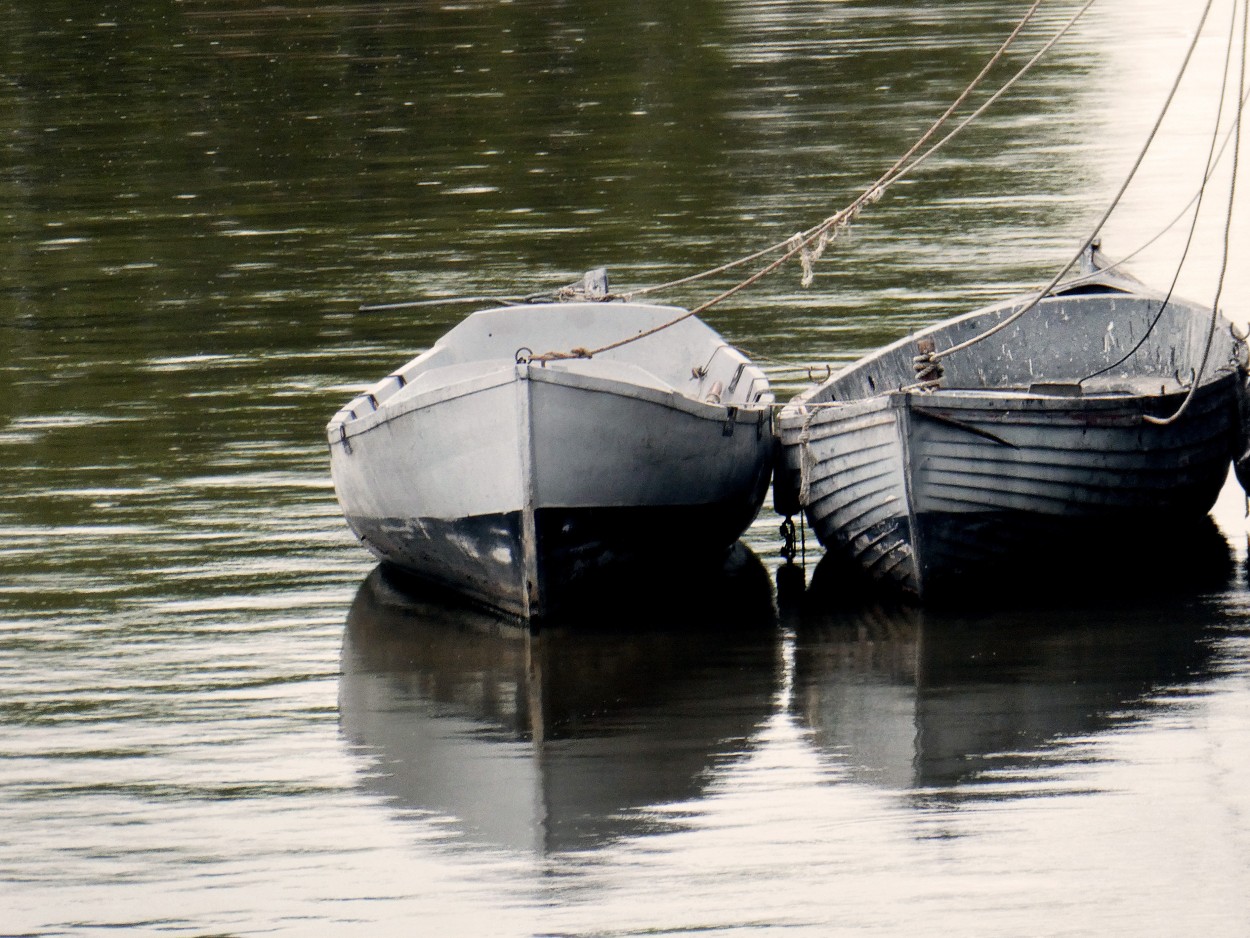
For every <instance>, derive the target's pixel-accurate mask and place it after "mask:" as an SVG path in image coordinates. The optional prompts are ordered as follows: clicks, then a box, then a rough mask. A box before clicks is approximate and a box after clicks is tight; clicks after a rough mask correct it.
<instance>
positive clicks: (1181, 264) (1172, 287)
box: [1077, 3, 1245, 385]
mask: <svg viewBox="0 0 1250 938" xmlns="http://www.w3.org/2000/svg"><path fill="white" fill-rule="evenodd" d="M1231 8H1232V20H1231V22H1230V23H1229V24H1228V44H1227V46H1226V47H1225V49H1224V75H1223V79H1222V81H1221V82H1220V99H1219V103H1218V105H1217V106H1216V109H1215V122H1214V128H1213V130H1212V133H1211V146H1210V148H1209V149H1208V150H1207V164H1206V169H1205V170H1204V171H1203V174H1202V183H1201V185H1199V187H1198V193H1197V195H1195V196H1194V198H1192V199H1190V200H1189V204H1188V205H1186V206H1185V208H1184V209H1183V210H1182V212H1181V214H1180V215H1178V216H1177V218H1176V220H1179V219H1180V218H1182V217H1183V216H1184V214H1185V212H1187V211H1189V206H1190V205H1192V206H1193V207H1194V215H1193V218H1192V219H1191V221H1190V223H1189V233H1188V235H1187V236H1186V238H1185V247H1184V249H1183V250H1182V251H1181V256H1180V259H1179V260H1178V261H1177V263H1176V272H1175V273H1173V274H1172V282H1171V284H1169V286H1168V292H1167V294H1166V295H1165V296H1164V298H1163V302H1162V303H1161V304H1160V305H1159V311H1158V312H1156V313H1155V315H1154V319H1152V320H1151V321H1150V325H1149V326H1147V327H1146V330H1145V332H1143V333H1142V335H1141V338H1139V339H1138V340H1137V341H1136V342H1135V343H1134V344H1133V347H1132V348H1131V349H1129V350H1128V351H1127V352H1125V353H1124V354H1123V355H1121V356H1120V358H1118V359H1117V360H1116V361H1114V362H1112V363H1111V364H1110V365H1107V366H1106V367H1105V368H1100V369H1098V370H1097V371H1095V372H1092V373H1090V374H1088V375H1086V376H1085V377H1083V378H1082V379H1081V380H1080V381H1078V382H1077V384H1078V385H1079V384H1083V383H1084V382H1086V381H1091V380H1093V379H1094V378H1097V377H1099V376H1100V375H1105V374H1106V373H1107V372H1109V371H1111V370H1112V369H1114V368H1119V367H1120V366H1121V365H1123V364H1124V363H1125V362H1126V361H1128V360H1129V359H1130V358H1132V357H1133V356H1134V355H1136V354H1137V350H1138V349H1140V348H1141V347H1142V346H1143V345H1145V344H1146V340H1147V339H1148V338H1150V336H1151V335H1152V334H1153V333H1154V331H1155V329H1156V328H1158V326H1159V323H1160V321H1161V320H1162V319H1163V314H1164V312H1165V311H1166V310H1167V308H1168V304H1169V303H1171V302H1172V294H1173V293H1175V292H1176V284H1177V283H1178V282H1179V281H1180V279H1181V272H1182V271H1183V270H1184V269H1185V262H1186V260H1187V259H1188V258H1189V252H1190V250H1191V249H1192V247H1193V243H1194V235H1195V234H1196V233H1197V231H1198V219H1199V216H1200V215H1201V214H1202V203H1203V200H1204V199H1205V198H1206V193H1207V184H1208V183H1209V182H1210V181H1211V177H1212V176H1213V175H1214V174H1215V164H1216V163H1217V162H1218V161H1219V159H1220V158H1221V157H1222V156H1223V153H1224V146H1227V143H1228V137H1229V136H1230V135H1231V134H1232V132H1233V131H1238V130H1239V127H1240V125H1239V123H1238V122H1237V121H1234V122H1233V128H1232V130H1230V131H1229V133H1228V134H1226V135H1224V144H1223V145H1218V144H1219V141H1220V136H1221V134H1220V123H1221V121H1222V120H1223V117H1224V106H1225V103H1226V102H1227V98H1228V79H1229V73H1230V71H1231V69H1232V64H1233V40H1234V38H1235V36H1236V33H1237V28H1236V27H1237V4H1236V3H1233V4H1232V5H1231ZM1238 99H1239V101H1240V104H1239V105H1238V107H1244V106H1245V97H1244V96H1243V95H1242V94H1241V89H1238ZM1217 145H1218V146H1217ZM1176 220H1174V221H1173V222H1171V223H1170V224H1168V226H1167V228H1164V231H1167V230H1168V228H1171V227H1172V225H1173V224H1175V223H1176ZM1162 234H1163V232H1160V233H1159V234H1158V235H1156V236H1155V237H1154V238H1152V239H1151V240H1150V241H1148V242H1147V243H1146V246H1149V245H1150V244H1152V243H1153V242H1154V241H1155V240H1157V239H1158V238H1159V237H1161V236H1162ZM1142 250H1145V246H1143V247H1142V248H1138V251H1139V252H1140V251H1142ZM1135 253H1136V252H1135ZM1217 307H1218V304H1217Z"/></svg>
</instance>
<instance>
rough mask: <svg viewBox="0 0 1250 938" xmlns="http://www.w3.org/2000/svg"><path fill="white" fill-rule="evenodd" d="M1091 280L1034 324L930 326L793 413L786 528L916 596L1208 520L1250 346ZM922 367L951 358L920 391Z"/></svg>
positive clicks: (1012, 304)
mask: <svg viewBox="0 0 1250 938" xmlns="http://www.w3.org/2000/svg"><path fill="white" fill-rule="evenodd" d="M1091 269H1092V272H1091V273H1089V274H1087V276H1086V277H1085V279H1084V280H1083V281H1082V282H1081V283H1080V284H1078V285H1077V286H1076V287H1074V288H1072V289H1069V290H1066V291H1061V292H1059V293H1057V294H1055V295H1053V296H1048V297H1046V298H1045V299H1043V300H1041V301H1040V302H1039V303H1037V304H1036V306H1035V307H1034V306H1031V305H1030V304H1031V300H1030V299H1029V298H1017V299H1015V300H1011V301H1008V302H1006V303H1002V304H999V305H997V306H993V307H988V308H987V309H985V310H981V311H977V312H973V313H968V314H965V315H963V316H960V317H957V318H955V319H951V320H948V321H946V322H944V323H940V324H938V325H936V326H933V327H931V328H929V329H926V330H924V331H922V332H920V333H917V334H916V335H914V336H910V337H907V338H905V339H901V340H899V341H898V342H895V343H893V344H892V345H890V346H887V347H885V348H884V349H882V350H880V351H878V352H876V353H874V354H873V355H870V356H868V357H866V358H864V359H861V360H860V361H859V362H856V363H855V364H853V365H851V366H849V367H848V368H846V369H844V370H843V371H841V372H839V373H838V374H837V375H834V376H833V377H832V378H830V379H829V380H828V381H826V382H825V383H824V384H822V385H820V386H819V387H817V388H813V389H811V390H809V391H807V392H804V393H803V394H801V395H799V396H798V397H796V398H795V399H794V400H793V401H791V402H790V403H789V404H788V405H787V406H786V408H785V409H784V410H783V411H782V412H781V415H780V417H779V420H778V432H779V438H780V445H779V459H778V465H777V469H776V479H775V482H774V490H775V504H776V507H777V510H778V511H779V512H780V513H782V514H786V515H792V514H796V513H798V511H800V510H801V511H803V512H805V514H806V517H807V519H808V521H809V523H810V524H811V526H812V528H813V530H814V531H815V533H816V536H817V537H818V539H819V540H820V541H821V543H822V544H824V545H825V546H826V547H828V548H830V549H831V550H835V551H837V552H840V553H843V554H845V555H846V556H848V557H849V558H852V559H853V560H854V561H855V562H856V563H857V564H858V565H859V566H860V567H862V569H863V570H864V571H865V572H866V573H867V574H868V575H869V576H870V577H872V578H873V579H875V580H878V581H881V582H883V583H887V584H891V585H893V586H895V587H897V588H899V589H901V590H903V591H905V592H907V593H911V594H913V595H915V596H919V597H922V598H928V597H931V596H934V595H940V594H944V593H947V592H949V591H952V590H955V589H958V588H959V586H960V585H961V584H966V583H967V582H969V581H970V580H973V579H978V578H979V579H981V580H982V581H983V582H985V581H990V580H993V579H994V578H995V577H996V576H998V575H999V574H1000V573H1002V572H1003V571H1008V570H1010V571H1012V572H1013V573H1015V572H1018V571H1019V570H1021V569H1022V568H1023V569H1027V568H1028V566H1029V564H1030V563H1032V562H1034V561H1037V560H1042V559H1051V560H1053V559H1054V555H1056V554H1063V553H1064V552H1072V551H1071V547H1072V545H1074V544H1076V543H1077V542H1078V541H1079V540H1080V539H1082V538H1094V539H1095V541H1096V542H1100V543H1105V539H1106V537H1107V535H1108V533H1109V532H1111V531H1112V529H1116V531H1117V533H1121V534H1122V533H1123V530H1124V529H1129V528H1131V527H1132V526H1134V525H1137V526H1139V529H1141V530H1147V529H1148V528H1149V527H1154V528H1156V529H1157V528H1158V527H1160V526H1162V525H1167V524H1172V523H1176V522H1182V523H1183V522H1187V521H1192V520H1194V519H1200V518H1202V517H1203V516H1204V515H1206V513H1207V512H1208V511H1209V510H1210V509H1211V506H1212V505H1213V504H1214V502H1215V499H1216V497H1217V495H1218V494H1219V491H1220V488H1221V487H1222V485H1223V483H1224V481H1225V479H1226V478H1227V475H1228V471H1229V466H1230V463H1231V461H1232V459H1233V458H1234V457H1235V456H1236V455H1238V454H1239V453H1240V452H1241V450H1242V449H1243V448H1244V442H1243V441H1241V439H1240V437H1241V432H1242V431H1241V424H1242V421H1241V416H1240V413H1241V412H1245V411H1246V407H1245V403H1244V402H1245V398H1246V396H1247V394H1246V385H1245V377H1246V350H1245V345H1244V342H1242V341H1241V340H1240V339H1239V338H1237V337H1236V336H1235V335H1233V334H1232V333H1231V332H1230V331H1229V329H1228V328H1227V323H1224V324H1223V325H1222V326H1221V325H1220V324H1219V321H1218V320H1217V322H1216V324H1215V328H1214V330H1213V329H1212V323H1211V313H1210V311H1209V310H1207V309H1204V308H1202V307H1200V306H1197V305H1195V304H1189V303H1185V302H1184V301H1180V300H1176V299H1174V298H1171V297H1161V296H1159V295H1156V294H1153V293H1150V292H1149V291H1148V290H1146V289H1145V288H1144V287H1143V286H1142V285H1141V284H1140V283H1138V282H1137V281H1133V280H1130V279H1128V278H1125V277H1123V276H1122V275H1118V274H1112V273H1110V272H1105V271H1102V270H1100V269H1097V268H1091ZM1026 306H1027V307H1029V308H1028V310H1027V312H1025V313H1024V315H1022V316H1021V317H1014V316H1013V314H1014V313H1015V312H1016V311H1017V310H1024V309H1025V308H1026ZM1008 317H1012V318H1011V319H1010V321H1008V322H1003V321H1004V320H1005V319H1008ZM999 323H1002V325H1003V327H1002V328H1001V329H1000V330H999V331H998V332H994V333H991V336H990V337H989V338H987V339H985V340H983V341H980V342H977V343H975V344H969V345H967V346H966V347H965V346H964V343H965V340H969V339H973V338H975V337H979V336H981V335H982V334H984V333H986V331H987V330H988V329H990V328H991V327H994V326H997V325H998V324H999ZM955 346H960V348H959V349H956V348H955ZM923 349H936V350H942V349H950V350H951V353H950V354H949V355H947V356H943V357H942V359H941V364H942V366H943V370H942V373H941V374H940V376H939V379H938V380H937V382H936V383H935V384H930V385H927V386H923V387H922V386H921V385H920V384H919V383H918V382H917V380H916V372H915V369H914V367H913V359H914V357H915V356H916V355H917V354H922V350H923ZM1200 372H1201V378H1200V380H1199V383H1198V385H1197V387H1196V388H1195V389H1194V390H1193V392H1192V394H1191V393H1190V389H1189V387H1188V383H1189V382H1192V381H1194V380H1195V376H1197V375H1198V374H1199V373H1200ZM1182 406H1183V408H1184V409H1183V410H1182ZM1178 412H1180V416H1179V417H1178V418H1177V419H1175V420H1173V421H1171V422H1167V423H1165V424H1162V425H1160V424H1158V423H1154V422H1152V421H1151V419H1149V418H1165V417H1171V416H1173V415H1175V414H1177V413H1178Z"/></svg>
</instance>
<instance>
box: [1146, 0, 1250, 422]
mask: <svg viewBox="0 0 1250 938" xmlns="http://www.w3.org/2000/svg"><path fill="white" fill-rule="evenodd" d="M1234 6H1236V5H1235V4H1234ZM1248 18H1250V0H1243V2H1242V11H1241V62H1240V69H1239V71H1238V76H1237V113H1236V115H1235V116H1234V118H1233V127H1234V132H1233V166H1232V175H1231V178H1230V179H1229V182H1228V207H1227V209H1226V211H1225V213H1224V245H1223V252H1222V257H1221V259H1220V275H1219V277H1218V278H1217V279H1216V285H1215V298H1214V299H1213V300H1212V301H1211V320H1210V323H1209V324H1208V326H1207V342H1206V346H1205V348H1204V349H1203V351H1202V360H1201V361H1200V362H1199V364H1198V370H1197V373H1196V374H1195V375H1194V380H1193V382H1192V383H1191V384H1190V386H1189V390H1188V391H1187V392H1186V394H1185V399H1184V400H1183V401H1181V405H1180V407H1178V408H1177V409H1176V412H1175V413H1173V414H1172V416H1170V417H1155V416H1153V415H1151V414H1143V415H1142V419H1143V420H1145V421H1146V422H1147V423H1150V424H1154V425H1155V426H1159V427H1166V426H1167V425H1169V424H1171V423H1175V422H1176V421H1177V420H1179V419H1180V418H1181V415H1182V414H1184V413H1185V411H1186V410H1188V409H1189V405H1190V404H1191V403H1192V402H1193V399H1194V397H1195V395H1196V394H1197V393H1198V386H1199V385H1200V384H1201V383H1202V376H1203V373H1204V372H1205V371H1206V368H1207V363H1208V362H1209V361H1210V358H1211V345H1212V343H1213V341H1214V339H1215V326H1216V323H1217V322H1219V317H1220V297H1221V296H1222V295H1223V293H1224V277H1225V275H1226V274H1227V273H1228V257H1229V250H1228V248H1229V244H1230V242H1231V240H1232V229H1233V205H1234V203H1235V201H1236V195H1237V171H1238V168H1239V166H1240V162H1241V121H1242V115H1243V114H1244V112H1245V106H1244V104H1243V101H1244V98H1243V96H1242V92H1243V91H1244V89H1245V87H1246V39H1247V29H1246V22H1247V19H1248Z"/></svg>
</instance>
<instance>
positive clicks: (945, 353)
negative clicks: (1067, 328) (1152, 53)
mask: <svg viewBox="0 0 1250 938" xmlns="http://www.w3.org/2000/svg"><path fill="white" fill-rule="evenodd" d="M1213 3H1214V0H1207V4H1206V7H1205V8H1204V9H1203V11H1202V17H1201V18H1200V19H1199V20H1198V28H1197V29H1196V30H1195V31H1194V36H1193V39H1191V40H1190V43H1189V48H1188V49H1187V50H1186V52H1185V58H1184V59H1183V60H1182V62H1181V67H1180V69H1179V70H1178V71H1177V75H1176V78H1175V79H1174V80H1173V82H1172V87H1171V88H1170V89H1169V91H1168V94H1167V97H1166V98H1165V99H1164V102H1163V107H1162V108H1161V109H1160V111H1159V116H1158V118H1156V120H1155V123H1154V126H1153V127H1152V128H1151V129H1150V133H1149V134H1148V135H1147V137H1146V142H1145V144H1144V145H1143V146H1142V148H1141V151H1140V152H1139V153H1138V154H1137V159H1136V160H1134V161H1133V166H1132V168H1131V169H1130V170H1129V172H1128V175H1127V176H1126V177H1125V179H1124V182H1123V183H1122V184H1121V185H1120V189H1119V191H1118V192H1116V194H1115V197H1114V198H1112V200H1111V204H1109V205H1108V206H1107V208H1106V211H1104V212H1103V214H1102V217H1101V218H1100V219H1099V220H1098V224H1097V225H1095V226H1094V230H1093V232H1092V233H1091V234H1090V235H1089V237H1087V238H1086V239H1085V241H1084V243H1082V244H1081V247H1080V249H1079V250H1078V251H1077V252H1076V253H1075V254H1074V255H1073V256H1072V259H1071V260H1069V261H1068V262H1067V264H1065V265H1064V266H1063V268H1062V269H1061V270H1060V271H1059V272H1058V273H1057V274H1055V276H1054V277H1052V278H1051V280H1050V283H1048V284H1047V285H1046V286H1045V287H1043V288H1042V289H1041V291H1039V292H1038V293H1037V294H1036V295H1034V296H1033V298H1032V299H1030V300H1029V301H1028V302H1026V303H1025V304H1024V306H1022V307H1021V308H1020V309H1018V310H1016V311H1015V312H1014V313H1012V314H1011V315H1010V316H1007V317H1005V318H1004V319H1002V320H1000V321H999V322H997V323H995V324H994V325H993V326H991V327H990V328H988V329H986V330H985V331H984V332H981V333H979V334H978V335H974V336H973V337H972V338H970V339H966V340H965V341H963V342H959V343H956V344H955V345H952V346H951V347H950V348H946V349H941V350H939V351H936V352H934V353H932V359H933V361H941V360H942V359H944V358H947V357H949V356H951V355H953V354H955V353H956V352H962V351H964V350H965V349H969V348H971V347H972V346H974V345H976V344H977V343H979V342H984V341H985V340H986V339H988V338H990V337H991V336H994V335H997V334H998V333H1000V332H1002V331H1003V330H1004V329H1006V328H1008V327H1009V326H1011V325H1013V324H1014V323H1016V322H1018V321H1019V320H1020V319H1021V318H1022V317H1023V316H1025V315H1027V314H1028V313H1030V312H1032V311H1033V310H1034V309H1036V308H1037V305H1038V304H1039V303H1040V302H1041V301H1042V300H1043V299H1045V298H1046V297H1047V296H1049V295H1050V292H1051V291H1052V290H1054V288H1055V287H1056V286H1057V285H1058V284H1059V281H1061V280H1062V279H1063V278H1064V277H1065V276H1066V275H1067V273H1068V271H1069V270H1071V269H1072V268H1073V266H1075V265H1076V263H1077V261H1079V260H1080V259H1081V258H1082V257H1083V256H1084V255H1085V252H1086V251H1088V250H1089V249H1090V247H1091V246H1092V245H1093V244H1094V242H1095V241H1097V240H1098V236H1099V233H1100V232H1101V231H1102V227H1103V225H1105V224H1106V223H1107V219H1109V218H1110V217H1111V213H1112V212H1114V211H1115V209H1116V208H1117V207H1118V206H1119V204H1120V201H1121V200H1122V199H1123V198H1124V193H1125V192H1127V191H1128V187H1129V185H1130V184H1131V183H1132V182H1133V179H1134V177H1136V175H1137V171H1138V170H1139V169H1141V165H1142V162H1143V161H1144V160H1145V158H1146V154H1147V153H1148V152H1149V151H1150V148H1151V147H1152V146H1153V145H1154V141H1155V138H1156V137H1157V136H1158V134H1159V128H1160V127H1161V126H1162V124H1163V119H1164V118H1165V117H1166V116H1167V113H1168V111H1169V109H1170V108H1171V107H1172V102H1173V100H1174V99H1175V98H1176V92H1177V91H1178V90H1179V89H1180V86H1181V79H1182V78H1184V76H1185V72H1186V71H1188V69H1189V63H1190V61H1191V60H1192V59H1193V55H1194V50H1195V49H1196V48H1197V47H1198V40H1199V38H1201V36H1202V30H1203V27H1204V26H1205V25H1206V21H1207V16H1208V15H1209V14H1210V12H1211V6H1212V4H1213ZM1238 97H1239V98H1240V94H1239V95H1238ZM1240 113H1241V110H1240V108H1239V109H1238V115H1239V119H1240ZM1236 151H1237V144H1236V143H1234V144H1233V153H1234V155H1233V162H1234V164H1236V162H1237V156H1236Z"/></svg>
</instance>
